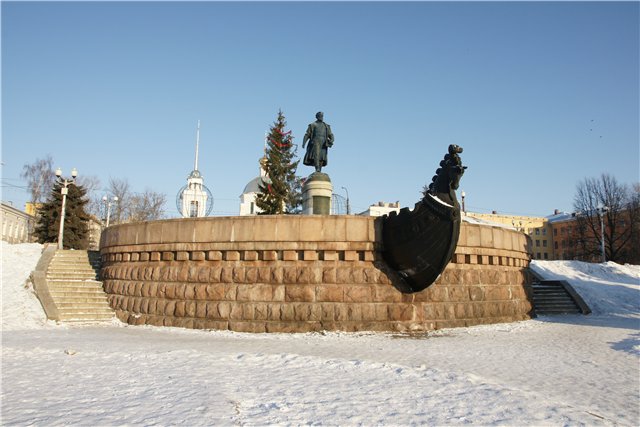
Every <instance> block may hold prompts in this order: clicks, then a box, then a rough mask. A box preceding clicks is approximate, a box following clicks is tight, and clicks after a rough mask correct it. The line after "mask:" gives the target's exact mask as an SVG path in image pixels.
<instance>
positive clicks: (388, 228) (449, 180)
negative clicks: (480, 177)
mask: <svg viewBox="0 0 640 427" xmlns="http://www.w3.org/2000/svg"><path fill="white" fill-rule="evenodd" d="M460 153H462V148H461V147H459V146H457V145H450V146H449V150H448V154H446V155H445V156H444V159H443V160H442V161H441V162H440V167H439V168H438V170H436V175H435V176H434V177H433V180H432V182H431V184H430V185H429V189H428V190H427V191H426V193H425V195H424V197H423V198H422V200H421V201H419V202H418V203H416V205H415V208H414V209H413V210H412V211H411V210H409V208H403V209H402V210H400V213H399V214H396V213H395V212H392V213H391V214H390V215H388V216H385V217H384V219H383V226H382V241H383V244H384V252H383V255H384V258H385V261H386V262H387V264H388V265H389V266H391V267H392V268H393V269H394V270H396V271H397V272H398V274H399V276H400V277H401V278H402V282H403V283H401V284H400V285H401V290H402V291H403V292H407V293H410V292H419V291H422V290H424V289H426V288H427V287H428V286H430V285H431V284H432V283H433V282H435V281H436V279H437V278H438V276H440V274H441V273H442V271H443V270H444V269H445V267H446V266H447V264H448V263H449V261H450V260H451V257H452V256H453V253H454V251H455V249H456V246H457V245H458V236H459V234H460V205H459V204H458V199H457V198H456V193H455V190H457V189H458V186H459V185H460V178H461V177H462V175H463V174H464V171H465V169H466V168H467V167H466V166H463V165H462V160H461V159H460V156H459V154H460Z"/></svg>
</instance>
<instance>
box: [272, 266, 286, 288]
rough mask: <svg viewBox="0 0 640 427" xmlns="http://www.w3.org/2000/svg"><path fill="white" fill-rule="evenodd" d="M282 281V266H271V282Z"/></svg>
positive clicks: (277, 282) (278, 282)
mask: <svg viewBox="0 0 640 427" xmlns="http://www.w3.org/2000/svg"><path fill="white" fill-rule="evenodd" d="M283 282H284V269H283V268H282V267H273V268H272V269H271V283H273V284H280V283H283Z"/></svg>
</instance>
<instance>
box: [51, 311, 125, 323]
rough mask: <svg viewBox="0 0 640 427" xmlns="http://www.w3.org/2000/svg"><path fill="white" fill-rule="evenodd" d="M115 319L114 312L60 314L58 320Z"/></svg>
mask: <svg viewBox="0 0 640 427" xmlns="http://www.w3.org/2000/svg"><path fill="white" fill-rule="evenodd" d="M111 319H115V314H113V313H111V314H108V315H107V314H102V315H96V314H93V313H74V314H69V315H62V314H61V315H60V320H61V321H63V322H74V321H75V322H79V321H85V322H86V321H101V320H111Z"/></svg>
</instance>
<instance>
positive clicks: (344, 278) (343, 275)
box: [336, 267, 351, 285]
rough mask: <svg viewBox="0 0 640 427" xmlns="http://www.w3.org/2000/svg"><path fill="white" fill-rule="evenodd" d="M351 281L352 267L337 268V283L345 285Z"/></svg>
mask: <svg viewBox="0 0 640 427" xmlns="http://www.w3.org/2000/svg"><path fill="white" fill-rule="evenodd" d="M350 282H351V268H350V267H338V268H337V269H336V283H338V284H341V285H344V284H346V283H350Z"/></svg>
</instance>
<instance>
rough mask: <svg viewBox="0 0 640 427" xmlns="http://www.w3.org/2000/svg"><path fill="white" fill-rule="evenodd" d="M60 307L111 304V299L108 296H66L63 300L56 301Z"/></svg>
mask: <svg viewBox="0 0 640 427" xmlns="http://www.w3.org/2000/svg"><path fill="white" fill-rule="evenodd" d="M56 305H57V306H58V307H78V306H84V305H96V306H105V305H106V306H109V300H107V299H106V298H100V299H97V298H90V297H88V298H73V297H66V298H65V299H64V300H63V301H61V302H58V303H56Z"/></svg>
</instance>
